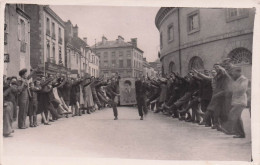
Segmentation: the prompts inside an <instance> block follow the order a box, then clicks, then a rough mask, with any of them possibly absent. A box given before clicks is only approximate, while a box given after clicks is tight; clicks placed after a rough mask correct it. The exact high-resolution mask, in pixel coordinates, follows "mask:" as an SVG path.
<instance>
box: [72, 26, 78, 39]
mask: <svg viewBox="0 0 260 165" xmlns="http://www.w3.org/2000/svg"><path fill="white" fill-rule="evenodd" d="M78 30H79V28H78V25H77V24H76V26H74V27H73V36H74V37H78Z"/></svg>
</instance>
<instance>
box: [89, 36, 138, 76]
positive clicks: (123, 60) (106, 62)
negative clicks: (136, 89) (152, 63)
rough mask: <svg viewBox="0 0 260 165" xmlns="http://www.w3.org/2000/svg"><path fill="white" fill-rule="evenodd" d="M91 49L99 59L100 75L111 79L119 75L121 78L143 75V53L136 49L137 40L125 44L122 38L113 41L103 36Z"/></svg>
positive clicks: (133, 39)
mask: <svg viewBox="0 0 260 165" xmlns="http://www.w3.org/2000/svg"><path fill="white" fill-rule="evenodd" d="M92 49H93V50H94V52H95V54H96V55H97V56H98V57H99V59H100V68H99V69H100V75H104V76H105V77H111V76H113V75H114V74H115V73H119V74H120V76H121V77H137V76H139V75H140V74H142V73H143V51H142V50H141V49H139V48H138V47H137V38H132V39H131V41H130V42H125V41H124V38H123V37H122V36H118V38H117V39H116V40H114V41H108V40H107V38H106V37H104V36H103V37H102V41H101V42H98V43H97V44H95V45H94V46H92Z"/></svg>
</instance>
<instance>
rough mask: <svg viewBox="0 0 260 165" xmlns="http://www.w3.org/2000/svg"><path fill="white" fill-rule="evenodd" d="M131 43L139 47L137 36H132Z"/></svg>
mask: <svg viewBox="0 0 260 165" xmlns="http://www.w3.org/2000/svg"><path fill="white" fill-rule="evenodd" d="M131 43H132V45H133V46H134V47H137V38H131Z"/></svg>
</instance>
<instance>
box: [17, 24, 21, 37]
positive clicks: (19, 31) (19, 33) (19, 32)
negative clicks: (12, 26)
mask: <svg viewBox="0 0 260 165" xmlns="http://www.w3.org/2000/svg"><path fill="white" fill-rule="evenodd" d="M17 35H18V40H19V41H21V22H20V19H18V34H17Z"/></svg>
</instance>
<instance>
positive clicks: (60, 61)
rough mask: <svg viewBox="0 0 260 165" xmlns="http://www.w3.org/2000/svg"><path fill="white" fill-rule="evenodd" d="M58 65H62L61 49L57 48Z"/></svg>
mask: <svg viewBox="0 0 260 165" xmlns="http://www.w3.org/2000/svg"><path fill="white" fill-rule="evenodd" d="M59 64H62V55H61V47H60V46H59Z"/></svg>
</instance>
